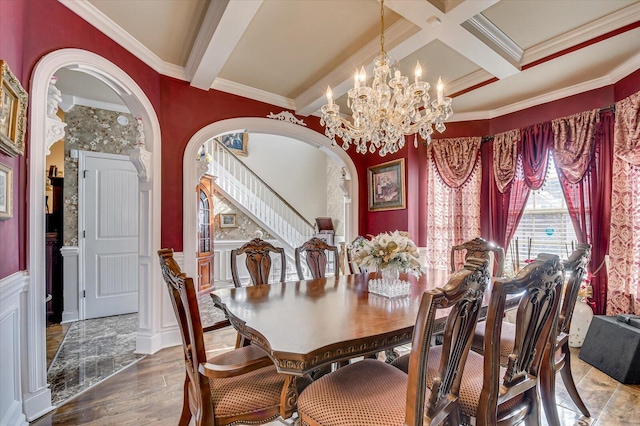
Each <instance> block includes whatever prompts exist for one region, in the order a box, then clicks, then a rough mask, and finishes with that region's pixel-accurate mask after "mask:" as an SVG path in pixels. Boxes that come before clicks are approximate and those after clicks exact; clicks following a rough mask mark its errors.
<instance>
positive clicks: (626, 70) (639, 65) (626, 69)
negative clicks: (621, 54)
mask: <svg viewBox="0 0 640 426" xmlns="http://www.w3.org/2000/svg"><path fill="white" fill-rule="evenodd" d="M638 69H640V53H638V54H637V55H636V56H634V57H633V58H631V59H629V60H628V61H627V62H625V63H624V64H621V65H620V66H618V67H617V68H616V69H614V70H613V71H611V73H610V74H609V77H610V78H611V84H613V83H617V82H618V81H620V80H622V79H623V78H625V77H626V76H628V75H629V74H631V73H632V72H635V71H637V70H638Z"/></svg>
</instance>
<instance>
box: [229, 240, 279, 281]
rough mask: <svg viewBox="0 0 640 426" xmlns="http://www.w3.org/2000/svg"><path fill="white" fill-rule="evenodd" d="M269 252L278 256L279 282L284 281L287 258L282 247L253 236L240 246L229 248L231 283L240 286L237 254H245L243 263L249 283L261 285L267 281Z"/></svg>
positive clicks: (269, 263) (269, 266) (269, 261)
mask: <svg viewBox="0 0 640 426" xmlns="http://www.w3.org/2000/svg"><path fill="white" fill-rule="evenodd" d="M271 253H274V254H276V255H279V257H280V282H284V281H285V280H286V279H285V278H286V274H287V259H286V257H285V254H284V249H283V248H281V247H274V246H273V245H272V244H270V243H268V242H267V241H264V240H261V239H260V238H254V239H253V240H251V241H249V242H248V243H246V244H244V245H243V246H242V247H240V248H237V249H233V250H231V277H232V278H233V285H235V286H236V287H241V286H242V283H241V282H240V277H239V276H238V256H240V255H243V254H244V255H246V260H245V264H246V266H247V270H248V271H249V278H250V280H251V281H250V283H249V284H250V285H261V284H268V283H269V273H270V272H271V264H272V259H271Z"/></svg>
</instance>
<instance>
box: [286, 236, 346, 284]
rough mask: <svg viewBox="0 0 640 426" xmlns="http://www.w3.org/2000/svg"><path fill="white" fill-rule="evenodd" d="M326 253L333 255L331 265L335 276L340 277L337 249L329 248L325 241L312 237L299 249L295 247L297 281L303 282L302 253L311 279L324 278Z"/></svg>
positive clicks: (334, 247)
mask: <svg viewBox="0 0 640 426" xmlns="http://www.w3.org/2000/svg"><path fill="white" fill-rule="evenodd" d="M327 251H329V252H332V253H333V265H334V269H335V274H336V276H338V275H340V269H339V268H338V248H337V247H336V246H330V245H329V244H327V243H326V241H324V240H321V239H320V238H316V237H313V238H311V239H310V240H309V241H307V242H306V243H304V244H303V245H301V246H300V247H296V250H295V259H296V270H297V271H298V279H300V280H304V273H303V271H302V255H303V253H304V255H305V260H306V262H307V266H308V267H309V271H310V272H311V278H314V279H315V278H324V277H325V274H326V270H327V253H326V252H327Z"/></svg>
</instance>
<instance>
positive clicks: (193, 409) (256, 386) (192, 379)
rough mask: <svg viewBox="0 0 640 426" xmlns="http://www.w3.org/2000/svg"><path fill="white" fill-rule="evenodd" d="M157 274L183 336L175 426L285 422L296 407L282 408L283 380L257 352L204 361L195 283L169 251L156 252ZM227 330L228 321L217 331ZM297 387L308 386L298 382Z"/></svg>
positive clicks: (246, 348) (251, 349) (239, 352)
mask: <svg viewBox="0 0 640 426" xmlns="http://www.w3.org/2000/svg"><path fill="white" fill-rule="evenodd" d="M158 256H159V258H160V268H161V269H162V275H163V277H164V281H165V283H166V284H167V288H168V289H169V295H170V296H171V304H172V305H173V310H174V312H175V314H176V318H177V320H178V325H179V327H180V333H181V335H182V348H183V350H184V363H185V368H186V377H185V382H184V399H183V404H182V414H181V415H180V421H179V424H180V425H181V426H186V425H188V424H189V423H190V421H191V419H192V418H193V419H194V421H195V424H196V425H213V424H215V425H229V424H236V423H238V422H239V423H251V424H258V423H267V422H269V421H271V420H273V419H275V418H277V417H278V416H289V415H290V414H291V411H293V409H294V408H295V407H282V406H281V405H280V400H281V396H280V395H281V392H283V389H284V384H285V376H284V375H282V374H279V373H278V372H277V371H276V368H275V366H274V364H273V361H271V359H270V358H269V357H268V356H267V354H266V353H265V352H263V351H262V350H261V349H259V348H257V347H256V346H252V345H249V346H244V347H242V348H239V349H234V350H232V351H230V352H226V353H224V354H221V355H218V356H216V357H213V358H211V359H208V360H207V359H206V357H205V346H204V337H203V328H202V324H201V322H200V313H199V311H198V301H197V297H196V292H195V289H194V285H193V279H192V278H190V277H188V276H186V275H185V274H184V273H183V272H182V271H181V270H180V267H179V266H178V264H177V263H176V261H175V260H174V258H173V250H172V249H162V250H159V251H158ZM225 325H229V322H228V320H227V321H225V322H223V323H220V324H218V325H216V328H220V327H221V326H225ZM296 383H297V385H298V386H304V385H306V384H308V383H309V381H308V379H303V380H298V381H297V382H296Z"/></svg>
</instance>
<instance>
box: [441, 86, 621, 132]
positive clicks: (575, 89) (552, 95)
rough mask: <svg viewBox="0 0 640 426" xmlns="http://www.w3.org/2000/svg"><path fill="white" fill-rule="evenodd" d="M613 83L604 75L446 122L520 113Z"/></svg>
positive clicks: (456, 117)
mask: <svg viewBox="0 0 640 426" xmlns="http://www.w3.org/2000/svg"><path fill="white" fill-rule="evenodd" d="M613 83H614V81H613V80H612V78H611V75H606V76H604V77H599V78H595V79H593V80H589V81H585V82H583V83H578V84H575V85H573V86H570V87H565V88H562V89H560V90H555V91H553V92H549V93H544V94H542V95H538V96H536V97H533V98H530V99H526V100H524V101H520V102H515V103H513V104H511V105H507V106H504V107H501V108H496V109H493V110H489V111H477V112H462V113H455V112H454V113H453V115H452V116H451V118H450V119H449V120H448V122H456V121H473V120H489V119H492V118H496V117H500V116H503V115H507V114H511V113H513V112H518V111H522V110H525V109H527V108H531V107H534V106H538V105H542V104H546V103H548V102H553V101H557V100H559V99H563V98H567V97H569V96H573V95H578V94H580V93H584V92H588V91H589V90H594V89H599V88H601V87H604V86H608V85H610V84H613Z"/></svg>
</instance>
